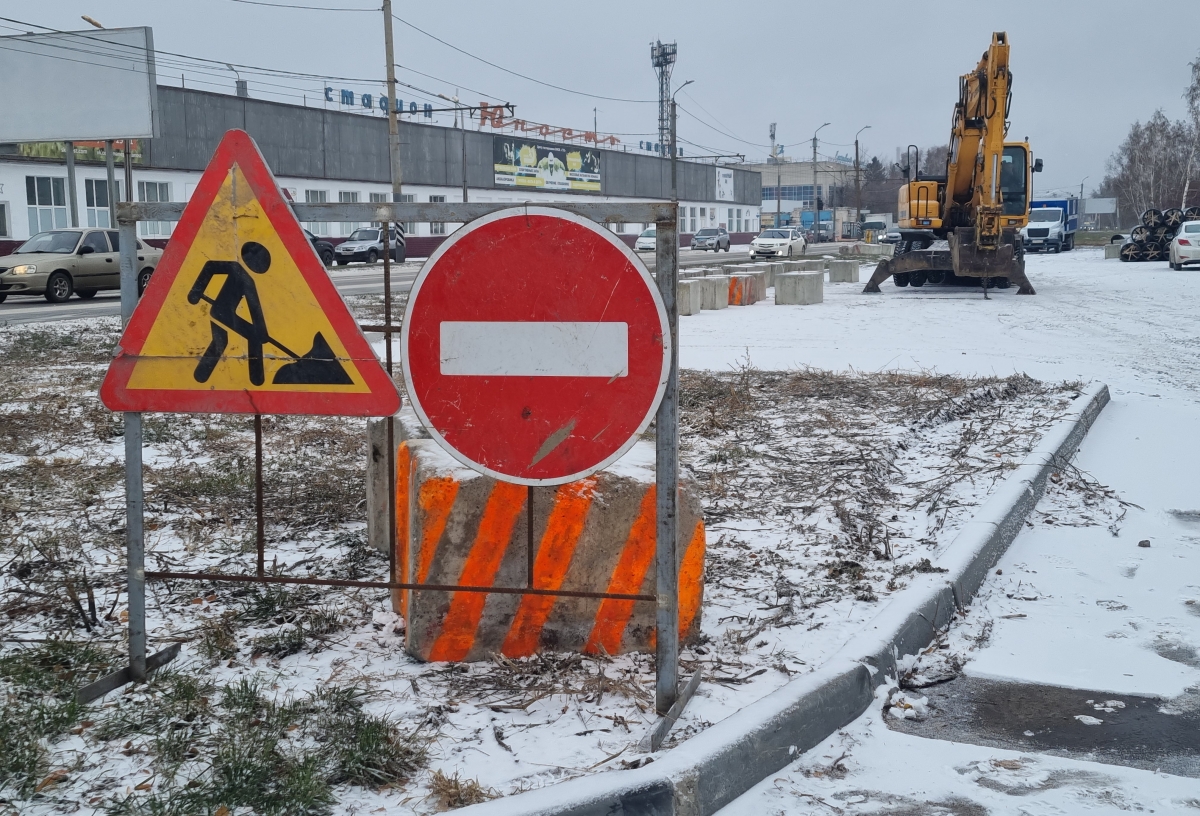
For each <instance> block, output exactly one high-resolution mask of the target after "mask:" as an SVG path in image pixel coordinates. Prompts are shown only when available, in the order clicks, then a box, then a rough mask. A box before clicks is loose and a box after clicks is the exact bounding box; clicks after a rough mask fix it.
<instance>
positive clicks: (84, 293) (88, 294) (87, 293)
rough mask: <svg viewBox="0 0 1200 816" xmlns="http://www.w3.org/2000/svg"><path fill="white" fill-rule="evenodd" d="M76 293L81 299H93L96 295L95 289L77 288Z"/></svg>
mask: <svg viewBox="0 0 1200 816" xmlns="http://www.w3.org/2000/svg"><path fill="white" fill-rule="evenodd" d="M75 294H76V295H77V296H78V297H79V299H80V300H91V299H92V298H94V297H95V296H96V290H95V289H76V290H75Z"/></svg>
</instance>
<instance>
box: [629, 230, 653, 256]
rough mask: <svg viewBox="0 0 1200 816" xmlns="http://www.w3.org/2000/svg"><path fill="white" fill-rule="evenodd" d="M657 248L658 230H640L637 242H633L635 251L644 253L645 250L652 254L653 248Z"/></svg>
mask: <svg viewBox="0 0 1200 816" xmlns="http://www.w3.org/2000/svg"><path fill="white" fill-rule="evenodd" d="M657 246H658V230H657V229H655V228H654V227H649V228H647V229H644V230H642V234H641V235H639V236H638V237H637V240H636V241H634V242H633V248H634V249H636V250H637V251H638V252H645V251H647V250H649V251H651V252H653V251H654V248H655V247H657Z"/></svg>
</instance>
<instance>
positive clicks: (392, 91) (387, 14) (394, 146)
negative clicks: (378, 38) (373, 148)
mask: <svg viewBox="0 0 1200 816" xmlns="http://www.w3.org/2000/svg"><path fill="white" fill-rule="evenodd" d="M383 47H384V51H386V52H387V91H388V158H389V161H390V164H391V169H392V202H393V203H396V204H398V203H400V182H401V179H402V174H401V170H400V128H399V125H398V124H397V123H396V55H395V51H394V49H393V46H392V0H383Z"/></svg>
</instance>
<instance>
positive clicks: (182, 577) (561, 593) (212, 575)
mask: <svg viewBox="0 0 1200 816" xmlns="http://www.w3.org/2000/svg"><path fill="white" fill-rule="evenodd" d="M146 580H148V581H231V582H234V583H242V584H245V583H258V584H306V585H310V586H335V587H361V588H363V589H407V590H411V591H421V590H428V591H431V592H482V593H485V594H487V593H496V594H497V595H550V596H553V597H563V598H598V599H600V600H605V599H607V600H612V601H655V600H658V598H657V596H655V595H629V594H625V593H620V592H583V591H580V590H570V589H534V588H533V587H485V586H457V585H455V584H410V583H405V582H403V581H351V580H349V579H344V578H287V577H284V576H280V575H265V576H263V577H262V578H259V577H258V576H256V575H228V574H225V573H220V572H147V573H146Z"/></svg>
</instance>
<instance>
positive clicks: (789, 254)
mask: <svg viewBox="0 0 1200 816" xmlns="http://www.w3.org/2000/svg"><path fill="white" fill-rule="evenodd" d="M788 257H789V258H790V257H792V248H791V247H788Z"/></svg>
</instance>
